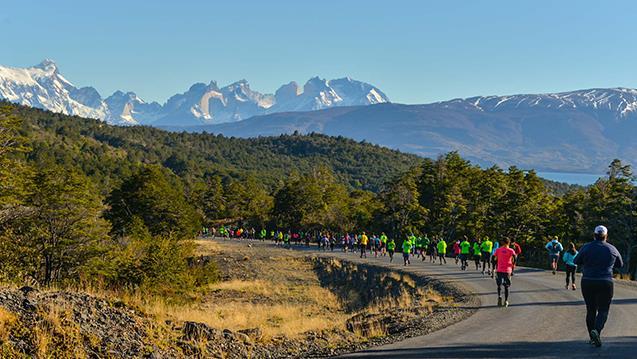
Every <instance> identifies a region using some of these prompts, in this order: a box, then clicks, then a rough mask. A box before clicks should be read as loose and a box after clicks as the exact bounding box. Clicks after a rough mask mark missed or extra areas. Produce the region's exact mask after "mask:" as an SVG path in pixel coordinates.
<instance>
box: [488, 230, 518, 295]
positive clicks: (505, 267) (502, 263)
mask: <svg viewBox="0 0 637 359" xmlns="http://www.w3.org/2000/svg"><path fill="white" fill-rule="evenodd" d="M510 244H511V240H510V239H508V238H507V239H503V240H501V241H500V248H498V249H497V250H496V251H495V254H494V255H493V257H494V258H495V260H496V263H497V267H496V277H495V283H496V284H497V285H498V307H501V306H502V294H501V293H502V292H501V291H502V286H503V285H504V306H505V307H508V306H509V287H510V286H511V273H512V272H513V265H514V264H515V260H516V255H515V250H513V249H511V248H509V245H510Z"/></svg>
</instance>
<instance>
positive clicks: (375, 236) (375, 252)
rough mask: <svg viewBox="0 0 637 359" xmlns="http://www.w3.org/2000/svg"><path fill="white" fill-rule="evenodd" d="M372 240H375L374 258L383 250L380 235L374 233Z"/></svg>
mask: <svg viewBox="0 0 637 359" xmlns="http://www.w3.org/2000/svg"><path fill="white" fill-rule="evenodd" d="M372 240H373V241H374V258H378V254H379V253H380V250H381V248H380V246H381V242H380V237H379V236H377V235H375V234H374V235H373V236H372Z"/></svg>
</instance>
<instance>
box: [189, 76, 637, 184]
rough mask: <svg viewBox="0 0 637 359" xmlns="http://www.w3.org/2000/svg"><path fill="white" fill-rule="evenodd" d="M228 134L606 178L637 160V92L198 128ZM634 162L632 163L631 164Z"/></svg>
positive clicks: (338, 112)
mask: <svg viewBox="0 0 637 359" xmlns="http://www.w3.org/2000/svg"><path fill="white" fill-rule="evenodd" d="M188 130H190V131H207V132H213V133H221V134H224V135H226V136H237V137H255V136H266V135H278V134H280V133H293V132H295V131H298V132H299V133H308V132H320V133H324V134H328V135H342V136H345V137H350V138H354V139H357V140H365V141H368V142H372V143H376V144H379V145H383V146H387V147H390V148H395V149H400V150H402V151H405V152H410V153H416V154H419V155H423V156H427V157H435V156H437V155H439V154H441V153H444V152H447V151H451V150H457V151H459V152H460V153H461V154H462V155H463V156H465V157H467V158H469V159H471V160H472V161H473V162H476V163H479V164H481V165H487V166H488V165H492V164H498V165H500V166H503V167H508V166H509V165H517V166H518V167H521V168H525V169H529V168H535V169H539V170H545V171H562V172H589V173H604V172H605V170H606V167H607V166H608V164H609V163H610V161H611V160H612V159H614V158H620V159H622V160H624V161H625V162H628V163H630V162H633V163H635V159H636V158H637V141H636V140H635V136H636V135H637V90H634V89H625V88H615V89H591V90H581V91H573V92H565V93H556V94H541V95H515V96H487V97H472V98H467V99H455V100H451V101H445V102H437V103H432V104H427V105H400V104H381V105H375V106H367V107H345V108H333V109H327V110H322V111H314V112H303V113H278V114H271V115H267V116H258V117H253V118H251V119H248V120H245V121H240V122H237V123H232V124H221V125H216V126H200V127H194V128H189V129H188ZM636 164H637V163H636Z"/></svg>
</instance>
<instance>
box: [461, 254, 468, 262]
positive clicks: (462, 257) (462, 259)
mask: <svg viewBox="0 0 637 359" xmlns="http://www.w3.org/2000/svg"><path fill="white" fill-rule="evenodd" d="M468 259H469V255H468V254H462V253H460V260H461V261H466V260H468Z"/></svg>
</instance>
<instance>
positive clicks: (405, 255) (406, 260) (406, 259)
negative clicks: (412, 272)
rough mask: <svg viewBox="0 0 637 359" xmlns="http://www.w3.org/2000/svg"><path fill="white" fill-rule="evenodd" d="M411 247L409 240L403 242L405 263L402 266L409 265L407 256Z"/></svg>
mask: <svg viewBox="0 0 637 359" xmlns="http://www.w3.org/2000/svg"><path fill="white" fill-rule="evenodd" d="M412 246H413V245H412V243H411V241H410V240H409V239H406V240H404V241H403V261H404V262H405V263H404V265H408V264H411V262H410V261H409V254H410V253H411V249H412Z"/></svg>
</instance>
